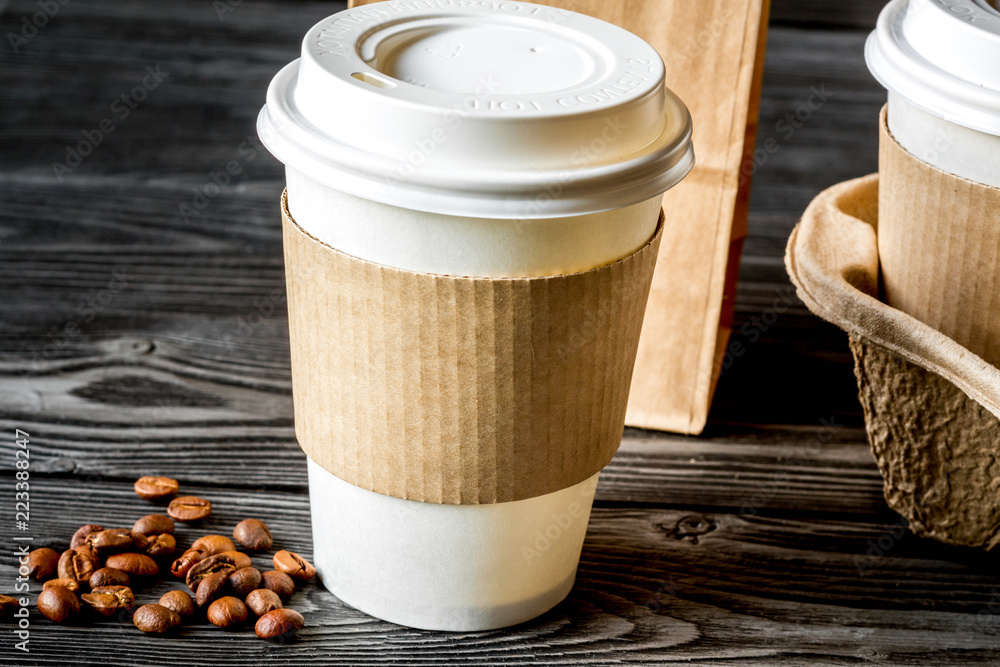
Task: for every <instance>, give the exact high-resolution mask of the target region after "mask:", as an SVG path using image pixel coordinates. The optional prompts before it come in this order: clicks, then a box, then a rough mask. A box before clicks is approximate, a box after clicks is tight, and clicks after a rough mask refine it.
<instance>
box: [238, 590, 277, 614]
mask: <svg viewBox="0 0 1000 667" xmlns="http://www.w3.org/2000/svg"><path fill="white" fill-rule="evenodd" d="M284 606H285V605H283V604H281V598H279V597H278V594H277V593H275V592H274V591H271V590H268V589H266V588H258V589H257V590H255V591H250V594H249V595H247V607H248V608H249V609H250V611H252V612H253V613H254V614H256V615H257V616H263V615H264V614H266V613H267V612H269V611H272V610H274V609H282V608H284Z"/></svg>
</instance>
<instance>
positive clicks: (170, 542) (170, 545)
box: [145, 533, 177, 560]
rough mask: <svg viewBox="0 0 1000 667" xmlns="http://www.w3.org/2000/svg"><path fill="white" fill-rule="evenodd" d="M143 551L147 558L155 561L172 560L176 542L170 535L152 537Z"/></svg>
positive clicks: (163, 534) (162, 534)
mask: <svg viewBox="0 0 1000 667" xmlns="http://www.w3.org/2000/svg"><path fill="white" fill-rule="evenodd" d="M145 551H146V555H147V556H149V557H150V558H156V559H157V560H159V559H161V558H162V559H167V558H172V557H173V555H174V552H175V551H177V540H175V539H174V536H173V535H171V534H170V533H161V534H159V535H153V536H152V537H150V538H149V542H148V544H147V546H146V549H145Z"/></svg>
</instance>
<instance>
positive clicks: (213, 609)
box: [208, 596, 247, 630]
mask: <svg viewBox="0 0 1000 667" xmlns="http://www.w3.org/2000/svg"><path fill="white" fill-rule="evenodd" d="M246 620H247V607H246V605H245V604H243V603H242V602H240V601H239V600H237V599H236V598H234V597H231V596H227V597H224V598H219V599H218V600H216V601H215V602H213V603H212V604H211V605H210V606H209V608H208V621H209V623H211V624H212V625H217V626H219V627H220V628H222V629H224V630H229V629H232V628H237V627H239V626H241V625H243V624H244V623H245V622H246Z"/></svg>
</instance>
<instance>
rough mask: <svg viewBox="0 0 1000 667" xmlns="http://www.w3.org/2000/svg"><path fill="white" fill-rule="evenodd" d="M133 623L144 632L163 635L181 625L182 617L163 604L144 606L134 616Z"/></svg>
mask: <svg viewBox="0 0 1000 667" xmlns="http://www.w3.org/2000/svg"><path fill="white" fill-rule="evenodd" d="M132 622H133V623H134V624H135V627H137V628H139V629H140V630H142V631H143V632H150V633H153V634H158V635H162V634H166V633H168V632H170V631H171V630H173V629H174V628H176V627H177V626H178V625H180V624H181V617H180V615H179V614H178V613H177V612H176V611H174V610H173V609H168V608H166V607H164V606H163V605H161V604H144V605H142V606H141V607H139V608H138V609H136V610H135V613H134V614H132Z"/></svg>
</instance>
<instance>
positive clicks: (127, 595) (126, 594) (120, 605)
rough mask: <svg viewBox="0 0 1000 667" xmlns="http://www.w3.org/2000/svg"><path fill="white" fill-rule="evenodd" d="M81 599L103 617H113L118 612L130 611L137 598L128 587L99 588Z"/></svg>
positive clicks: (85, 594)
mask: <svg viewBox="0 0 1000 667" xmlns="http://www.w3.org/2000/svg"><path fill="white" fill-rule="evenodd" d="M80 598H81V599H82V600H83V601H84V602H86V603H87V604H89V605H90V606H91V608H92V609H93V610H94V611H96V612H97V613H98V614H101V615H102V616H111V615H112V614H114V613H115V612H117V611H129V610H131V609H132V607H133V606H134V605H135V596H134V595H133V594H132V589H131V588H129V587H128V586H99V587H97V588H94V589H93V590H91V591H90V592H89V593H84V594H83V595H81V596H80Z"/></svg>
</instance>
